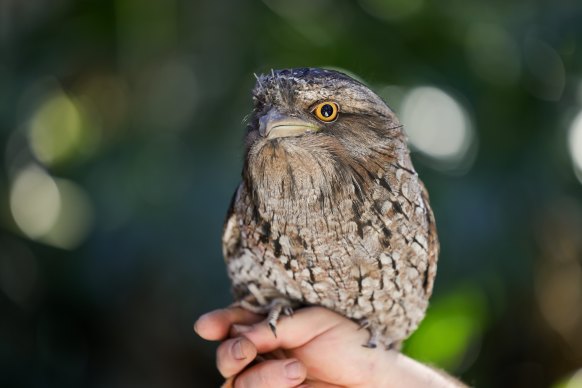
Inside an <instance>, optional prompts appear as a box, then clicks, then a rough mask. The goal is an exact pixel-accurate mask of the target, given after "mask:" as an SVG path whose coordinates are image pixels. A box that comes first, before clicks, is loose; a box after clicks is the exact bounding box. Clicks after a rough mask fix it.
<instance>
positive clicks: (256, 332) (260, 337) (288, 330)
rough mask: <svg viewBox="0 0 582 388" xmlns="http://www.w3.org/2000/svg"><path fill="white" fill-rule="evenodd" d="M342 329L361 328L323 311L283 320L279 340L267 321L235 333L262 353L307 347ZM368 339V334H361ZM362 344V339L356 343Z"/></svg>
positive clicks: (237, 327)
mask: <svg viewBox="0 0 582 388" xmlns="http://www.w3.org/2000/svg"><path fill="white" fill-rule="evenodd" d="M337 326H342V327H343V329H345V330H350V331H353V330H357V328H358V325H357V324H356V323H354V322H352V321H350V320H349V319H347V318H345V317H342V316H341V315H339V314H337V313H334V312H333V311H330V310H327V309H325V308H322V307H309V308H303V309H299V310H297V311H296V312H295V314H294V315H293V317H283V318H282V319H281V320H280V321H279V322H278V323H277V337H275V336H274V335H273V332H272V331H271V329H270V327H269V326H268V324H267V323H266V321H262V322H259V323H256V324H254V325H250V326H248V325H247V326H242V325H235V326H233V329H234V330H235V331H236V332H237V334H238V335H243V336H245V337H247V338H248V339H249V340H251V341H252V342H253V344H254V345H255V346H256V348H257V351H258V352H259V353H265V352H271V351H273V350H275V349H277V348H284V349H292V348H297V347H299V346H302V345H305V344H306V343H308V342H310V341H311V340H312V339H314V338H316V337H318V336H320V335H321V334H323V333H325V332H327V331H329V330H331V329H334V328H336V327H337ZM362 335H363V336H364V337H365V335H366V334H365V333H364V332H362ZM356 340H357V341H360V340H361V341H362V343H364V342H363V341H364V340H363V339H356Z"/></svg>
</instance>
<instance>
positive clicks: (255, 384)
mask: <svg viewBox="0 0 582 388" xmlns="http://www.w3.org/2000/svg"><path fill="white" fill-rule="evenodd" d="M306 374H307V371H306V369H305V366H304V365H303V364H302V363H301V362H299V361H297V360H295V359H288V360H268V361H263V362H261V363H259V364H257V365H255V366H253V367H252V368H249V369H248V370H246V371H244V372H243V373H241V374H240V376H238V377H237V378H236V380H235V381H234V387H235V388H247V387H252V388H270V387H296V386H297V385H299V384H301V382H302V381H303V380H305V376H306Z"/></svg>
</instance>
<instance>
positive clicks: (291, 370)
mask: <svg viewBox="0 0 582 388" xmlns="http://www.w3.org/2000/svg"><path fill="white" fill-rule="evenodd" d="M285 375H286V376H287V378H288V379H291V380H295V379H298V378H300V377H301V376H302V375H303V366H302V365H301V364H300V363H299V361H291V362H290V363H289V364H287V365H285Z"/></svg>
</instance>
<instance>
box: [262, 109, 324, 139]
mask: <svg viewBox="0 0 582 388" xmlns="http://www.w3.org/2000/svg"><path fill="white" fill-rule="evenodd" d="M318 129H319V128H318V127H317V126H315V125H313V124H311V123H309V122H307V121H305V120H301V119H298V118H296V117H291V116H288V115H284V114H282V113H280V112H279V111H277V110H276V109H271V110H270V111H269V112H267V114H266V115H264V116H263V117H261V118H260V119H259V133H260V134H261V136H263V137H266V138H267V139H274V138H277V137H290V136H299V135H302V134H304V133H307V132H316V131H317V130H318Z"/></svg>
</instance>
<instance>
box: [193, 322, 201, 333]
mask: <svg viewBox="0 0 582 388" xmlns="http://www.w3.org/2000/svg"><path fill="white" fill-rule="evenodd" d="M194 333H196V334H198V335H200V333H198V321H196V322H194Z"/></svg>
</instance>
